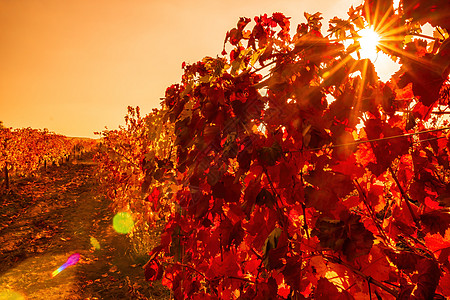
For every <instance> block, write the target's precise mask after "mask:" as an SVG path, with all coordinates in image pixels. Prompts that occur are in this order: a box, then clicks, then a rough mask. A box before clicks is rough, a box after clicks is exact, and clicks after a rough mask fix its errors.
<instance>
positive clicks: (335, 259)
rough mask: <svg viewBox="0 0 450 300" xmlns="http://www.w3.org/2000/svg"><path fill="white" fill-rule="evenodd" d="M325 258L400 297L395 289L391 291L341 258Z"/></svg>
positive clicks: (324, 256) (326, 256)
mask: <svg viewBox="0 0 450 300" xmlns="http://www.w3.org/2000/svg"><path fill="white" fill-rule="evenodd" d="M322 256H323V258H325V259H326V260H327V261H329V262H332V263H336V264H340V265H342V266H344V267H346V268H347V269H349V270H350V271H352V272H353V273H355V274H357V275H359V276H361V277H363V278H364V279H365V280H366V281H367V282H368V283H369V284H370V283H371V284H373V285H375V286H377V287H379V288H380V289H382V290H384V291H386V292H388V293H389V294H391V295H392V296H394V297H396V298H397V296H398V292H397V291H396V290H394V289H391V288H389V287H387V286H385V285H384V284H383V283H381V282H380V281H378V280H376V279H373V278H372V277H371V276H368V275H366V274H364V273H363V272H361V271H360V270H358V269H356V268H355V267H353V266H352V265H350V264H348V263H346V262H343V261H342V260H341V259H340V258H337V257H334V256H328V255H323V254H322Z"/></svg>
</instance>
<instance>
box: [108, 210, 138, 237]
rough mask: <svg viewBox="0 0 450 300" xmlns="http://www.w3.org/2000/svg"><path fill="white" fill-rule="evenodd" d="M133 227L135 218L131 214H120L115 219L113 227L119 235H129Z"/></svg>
mask: <svg viewBox="0 0 450 300" xmlns="http://www.w3.org/2000/svg"><path fill="white" fill-rule="evenodd" d="M133 226H134V221H133V216H132V215H131V214H130V213H129V212H119V213H117V214H116V215H115V216H114V218H113V227H114V230H115V231H117V232H118V233H122V234H127V233H129V232H130V231H131V230H132V229H133Z"/></svg>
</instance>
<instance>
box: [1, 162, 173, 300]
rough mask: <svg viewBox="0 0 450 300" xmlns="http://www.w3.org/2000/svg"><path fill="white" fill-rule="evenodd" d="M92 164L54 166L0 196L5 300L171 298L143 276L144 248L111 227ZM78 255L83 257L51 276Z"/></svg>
mask: <svg viewBox="0 0 450 300" xmlns="http://www.w3.org/2000/svg"><path fill="white" fill-rule="evenodd" d="M94 170H95V165H94V164H93V163H92V162H91V161H89V160H84V161H80V162H78V163H76V164H66V165H63V166H60V167H50V168H49V169H48V170H47V172H43V174H42V175H41V176H38V178H37V179H28V180H19V181H16V182H14V183H13V185H14V188H13V191H12V192H11V193H9V194H7V195H5V194H0V300H3V299H8V300H9V299H46V300H51V299H168V298H169V294H168V292H167V291H166V290H164V289H163V288H162V287H161V286H158V285H155V286H153V287H150V286H149V284H148V283H147V282H145V280H144V278H143V270H142V266H143V265H144V264H145V262H146V256H145V254H141V253H140V254H137V253H134V252H133V251H132V249H133V247H131V245H130V244H129V241H128V240H127V238H126V236H125V235H121V234H119V233H116V232H115V231H114V230H113V228H112V218H113V214H112V212H111V211H110V210H109V209H108V201H107V200H105V198H104V197H103V196H102V195H101V194H100V193H99V191H98V186H97V184H96V181H95V178H94V177H93V173H94ZM93 241H98V244H99V245H100V249H95V247H94V246H93V243H92V242H93ZM154 242H155V243H156V242H157V241H156V233H154ZM94 244H95V243H94ZM74 253H79V254H80V260H79V262H78V263H77V264H76V265H74V266H70V267H68V268H66V269H65V270H63V271H62V272H61V273H59V274H58V275H56V276H55V277H53V278H52V276H51V275H52V272H53V271H54V270H56V269H57V268H58V267H59V266H61V265H62V264H64V263H65V262H66V260H67V259H68V258H69V256H70V255H72V254H74ZM144 295H145V296H144Z"/></svg>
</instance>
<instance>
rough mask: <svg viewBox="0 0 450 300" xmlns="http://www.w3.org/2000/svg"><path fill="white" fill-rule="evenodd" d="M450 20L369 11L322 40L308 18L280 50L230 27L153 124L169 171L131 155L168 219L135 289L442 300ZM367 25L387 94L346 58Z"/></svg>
mask: <svg viewBox="0 0 450 300" xmlns="http://www.w3.org/2000/svg"><path fill="white" fill-rule="evenodd" d="M449 12H450V9H449V2H448V1H443V0H435V1H425V0H408V1H407V0H404V1H401V5H400V8H399V9H398V10H394V9H393V3H392V1H388V0H378V1H374V0H370V1H366V2H365V3H364V5H362V6H359V7H356V8H353V7H352V8H350V10H349V13H348V14H349V18H348V19H347V20H343V19H338V18H334V19H332V20H330V25H329V29H328V32H329V34H328V35H326V36H324V35H323V34H322V31H321V26H322V24H321V21H322V20H321V19H322V18H321V17H320V14H319V13H316V14H307V13H305V18H306V22H305V23H302V24H299V25H298V26H297V30H296V32H295V34H294V35H291V30H290V22H289V18H287V17H285V16H284V15H283V14H281V13H274V14H272V15H271V16H268V15H262V16H259V17H255V18H254V19H253V21H252V20H251V19H249V18H241V19H240V20H239V21H238V23H237V26H236V28H233V29H232V30H230V31H229V32H228V33H227V35H226V40H225V46H224V51H223V53H222V55H223V56H221V57H217V58H211V57H206V58H204V59H203V60H201V61H199V62H197V63H194V64H183V70H184V74H183V77H182V81H181V83H179V84H174V85H172V86H170V87H169V88H168V89H167V91H166V95H165V98H164V101H163V103H162V104H163V109H162V110H161V111H160V112H164V117H163V118H162V119H161V122H163V123H164V124H166V122H169V124H174V138H173V140H171V141H172V142H173V143H172V144H171V146H167V147H170V148H168V149H170V151H172V150H174V151H176V154H175V157H172V156H171V155H168V154H167V152H165V153H162V152H155V151H153V152H152V151H148V150H146V149H145V148H146V147H147V146H146V145H145V144H142V143H143V141H144V140H145V139H146V137H140V138H138V139H137V140H136V141H133V142H132V143H131V144H130V147H131V148H135V147H137V148H139V149H142V150H139V151H138V152H136V153H138V154H139V153H140V155H141V156H140V157H139V155H138V156H137V157H135V158H133V161H134V164H135V165H136V166H139V167H140V170H136V172H139V176H141V178H140V181H139V182H140V187H141V190H140V192H141V193H143V195H142V199H151V201H150V203H149V204H148V205H149V206H151V205H156V204H154V203H157V202H158V200H159V199H166V198H167V197H170V201H172V202H173V203H175V204H176V205H177V210H176V212H174V213H172V215H171V216H170V218H169V221H168V222H167V224H166V227H165V230H164V233H163V234H162V236H161V243H160V245H159V246H158V247H156V248H154V249H153V250H152V251H151V253H150V255H151V258H150V260H149V262H148V263H147V264H146V266H145V276H146V278H147V279H148V280H150V281H153V280H160V279H162V282H163V284H165V285H166V286H168V287H169V288H170V289H172V291H173V295H174V297H175V298H176V299H372V298H375V297H376V298H377V299H433V298H434V299H444V296H448V295H450V289H449V287H450V269H449V268H450V261H449V254H450V231H449V230H448V228H449V224H450V214H449V209H448V207H449V206H450V202H449V199H450V184H449V183H450V177H449V176H450V173H449V150H448V149H449V146H450V145H449V143H450V139H449V134H448V129H449V128H448V127H446V126H447V123H448V122H447V121H446V120H445V118H442V117H441V116H442V115H445V113H446V112H448V105H449V103H448V100H449V81H448V78H449V70H450V68H449V66H450V64H449V63H450V46H449V45H450V43H449V36H448V32H449V30H450V24H449V20H450V18H449V15H448V14H449ZM426 22H428V23H430V24H431V25H432V26H433V27H435V30H436V32H435V37H434V38H431V39H428V40H427V39H424V36H423V35H422V34H421V32H420V26H421V25H423V24H425V23H426ZM368 25H372V26H373V27H374V28H375V30H376V31H377V32H378V33H379V34H380V36H381V41H380V44H379V46H378V47H379V49H378V50H379V51H382V52H384V53H386V54H388V55H389V56H390V57H391V58H392V59H393V60H396V61H397V62H399V63H400V64H401V69H400V71H399V72H397V73H396V74H393V76H392V77H391V79H390V80H389V81H388V82H382V81H380V80H379V78H378V75H377V73H376V71H375V68H374V66H373V64H372V62H371V61H370V60H368V59H357V58H354V57H353V56H351V55H350V54H352V53H357V52H358V51H359V42H358V38H359V36H358V31H359V30H360V29H362V28H364V27H366V26H368ZM418 37H419V38H418ZM344 40H349V41H351V44H350V46H344ZM356 57H358V56H357V55H356ZM155 113H156V112H155ZM150 131H151V130H150ZM115 138H116V139H118V138H120V137H115ZM134 143H136V144H134ZM141 147H142V148H141ZM172 147H173V148H172ZM149 153H151V154H149ZM169 162H170V163H169ZM116 176H119V177H120V178H121V179H120V180H122V181H123V180H125V181H126V180H127V179H126V178H127V177H126V176H128V175H127V174H123V173H121V172H120V171H119V170H118V171H117V174H116ZM124 178H125V179H124ZM155 183H158V184H156V185H154V184H155ZM167 186H170V187H171V190H170V191H167V190H165V189H166V188H167ZM150 187H151V188H150Z"/></svg>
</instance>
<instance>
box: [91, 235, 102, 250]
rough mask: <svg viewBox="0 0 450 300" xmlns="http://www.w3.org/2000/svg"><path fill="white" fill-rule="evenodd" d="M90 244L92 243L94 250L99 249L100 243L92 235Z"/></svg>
mask: <svg viewBox="0 0 450 300" xmlns="http://www.w3.org/2000/svg"><path fill="white" fill-rule="evenodd" d="M91 245H92V247H94V249H95V250H99V249H100V243H99V242H98V240H97V239H96V238H95V237H93V236H91Z"/></svg>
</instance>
